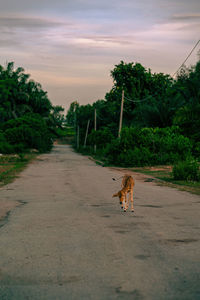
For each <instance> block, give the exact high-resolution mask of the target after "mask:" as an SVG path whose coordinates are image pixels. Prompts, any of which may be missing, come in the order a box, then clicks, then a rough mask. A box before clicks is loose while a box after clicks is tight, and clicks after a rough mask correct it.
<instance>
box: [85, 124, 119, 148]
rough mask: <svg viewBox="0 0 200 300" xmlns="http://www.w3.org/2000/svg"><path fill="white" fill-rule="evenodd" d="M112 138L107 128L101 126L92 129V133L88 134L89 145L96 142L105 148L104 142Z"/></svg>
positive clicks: (108, 141)
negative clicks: (97, 128)
mask: <svg viewBox="0 0 200 300" xmlns="http://www.w3.org/2000/svg"><path fill="white" fill-rule="evenodd" d="M112 139H114V136H113V134H112V132H111V131H110V130H109V128H106V127H105V128H102V129H100V130H97V131H94V130H93V131H92V133H91V134H90V135H89V136H88V141H89V143H90V144H91V145H94V144H96V145H97V147H98V148H99V147H100V148H101V149H102V148H105V146H106V144H108V143H110V141H111V140H112Z"/></svg>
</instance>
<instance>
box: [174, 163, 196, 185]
mask: <svg viewBox="0 0 200 300" xmlns="http://www.w3.org/2000/svg"><path fill="white" fill-rule="evenodd" d="M172 174H173V178H174V179H175V180H187V181H200V172H199V165H198V162H197V161H196V160H194V159H191V158H190V159H187V160H185V161H180V162H178V163H177V164H176V165H174V167H173V170H172Z"/></svg>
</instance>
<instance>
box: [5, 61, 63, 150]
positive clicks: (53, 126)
mask: <svg viewBox="0 0 200 300" xmlns="http://www.w3.org/2000/svg"><path fill="white" fill-rule="evenodd" d="M63 111H64V109H63V108H62V107H61V106H53V105H52V104H51V102H50V100H49V99H48V96H47V92H45V91H44V90H43V89H42V87H41V85H40V84H39V83H37V82H35V81H34V80H32V79H30V75H28V74H26V73H24V69H23V68H21V67H18V68H16V69H15V68H14V63H13V62H9V63H7V65H6V67H3V66H1V65H0V153H3V154H10V153H21V152H26V151H29V150H30V149H36V150H38V151H39V152H46V151H49V150H50V149H51V147H52V144H53V139H54V138H55V137H56V136H58V135H59V128H62V123H63V120H64V116H63Z"/></svg>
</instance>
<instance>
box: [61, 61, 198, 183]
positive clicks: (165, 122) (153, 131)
mask: <svg viewBox="0 0 200 300" xmlns="http://www.w3.org/2000/svg"><path fill="white" fill-rule="evenodd" d="M111 77H112V79H113V87H112V89H111V90H110V91H109V92H108V93H107V94H106V95H105V99H103V100H98V101H96V102H95V103H93V104H92V105H90V104H88V105H80V104H79V103H78V102H76V101H74V102H73V103H71V106H70V108H69V110H68V113H67V116H66V119H67V124H68V125H69V126H74V128H75V132H76V138H75V139H74V147H75V148H76V150H77V151H79V152H81V153H83V154H87V155H92V156H93V157H94V158H96V159H97V160H100V161H103V163H104V165H115V166H120V167H128V168H133V167H140V168H144V167H150V166H157V165H164V166H165V165H170V166H171V171H170V178H169V179H168V181H170V180H174V181H176V182H179V183H181V184H183V182H187V183H189V182H190V183H192V184H193V183H194V182H196V183H198V182H199V181H200V172H199V161H200V130H199V128H200V117H199V116H200V61H198V62H197V63H196V65H194V66H192V67H190V68H186V67H182V68H181V70H180V71H179V73H178V74H177V77H176V79H174V78H172V77H171V76H170V75H166V74H163V73H159V74H156V73H152V72H151V70H150V69H145V68H144V67H143V66H142V65H141V64H139V63H124V62H123V61H121V62H120V63H119V64H118V65H116V66H115V68H114V69H113V70H112V71H111ZM122 91H123V92H124V110H123V128H122V130H121V132H120V137H119V132H118V128H119V116H120V107H121V99H122V93H123V92H122ZM95 111H96V122H95ZM95 123H96V125H95ZM87 129H88V130H87Z"/></svg>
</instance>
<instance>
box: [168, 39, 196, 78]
mask: <svg viewBox="0 0 200 300" xmlns="http://www.w3.org/2000/svg"><path fill="white" fill-rule="evenodd" d="M199 42H200V40H198V42H197V43H196V44H195V46H194V47H193V48H192V50H191V51H190V53H189V54H188V56H187V57H186V59H185V60H184V62H183V63H182V64H181V66H180V67H179V68H178V70H177V71H176V72H175V73H174V74H173V75H172V77H174V76H175V75H176V74H177V73H178V71H179V70H180V69H181V68H182V66H183V65H184V64H185V63H186V61H187V60H188V58H189V57H190V55H191V54H192V52H193V51H194V50H195V48H196V47H197V45H198V44H199Z"/></svg>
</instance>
